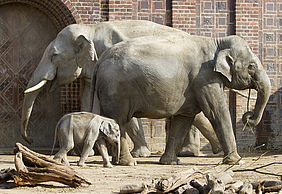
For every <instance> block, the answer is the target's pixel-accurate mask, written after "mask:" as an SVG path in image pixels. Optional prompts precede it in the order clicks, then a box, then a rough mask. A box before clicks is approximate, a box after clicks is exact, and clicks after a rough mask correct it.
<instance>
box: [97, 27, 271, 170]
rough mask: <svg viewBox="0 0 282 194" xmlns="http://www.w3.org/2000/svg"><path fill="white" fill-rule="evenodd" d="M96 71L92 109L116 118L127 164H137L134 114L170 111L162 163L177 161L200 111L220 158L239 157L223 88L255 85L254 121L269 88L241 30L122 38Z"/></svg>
mask: <svg viewBox="0 0 282 194" xmlns="http://www.w3.org/2000/svg"><path fill="white" fill-rule="evenodd" d="M93 75H94V78H93V86H95V87H93V89H92V92H93V91H94V88H95V93H94V98H93V99H94V106H93V111H94V112H95V111H96V113H99V114H101V115H104V116H107V117H110V118H113V119H115V120H116V121H117V123H118V124H119V126H120V129H121V160H120V163H121V164H124V165H134V164H135V163H136V162H135V160H134V159H133V158H132V156H131V155H130V153H129V150H128V145H127V142H126V139H125V131H126V130H127V128H128V127H129V126H130V122H131V118H132V117H137V118H139V117H147V118H154V119H160V118H171V124H170V128H169V132H168V141H167V144H166V148H165V153H164V154H163V155H162V157H161V158H160V163H162V164H176V163H178V159H177V156H176V155H177V153H178V152H179V150H180V148H181V145H182V143H183V140H184V138H185V136H186V135H185V134H186V133H187V132H188V131H189V129H190V128H191V125H192V123H193V121H194V119H195V115H197V114H198V113H199V112H201V111H202V112H203V113H204V115H205V116H206V117H207V118H208V119H209V121H210V123H211V124H212V126H213V128H214V130H215V133H216V135H217V137H218V139H219V141H220V144H221V146H222V148H223V151H224V157H225V158H224V161H223V162H224V163H227V164H234V163H236V162H237V161H238V160H239V159H240V156H239V154H238V153H237V147H236V141H235V137H234V134H233V129H232V123H231V118H230V113H229V109H228V105H227V103H226V100H225V99H226V97H225V93H224V87H225V86H226V87H228V88H233V89H237V90H244V89H247V88H252V89H256V90H257V92H258V93H257V100H256V104H255V109H254V112H252V113H248V114H244V116H243V117H244V118H245V119H243V120H245V121H248V124H249V125H250V126H255V125H257V124H258V123H259V121H260V120H261V117H262V113H263V110H264V108H265V105H266V103H267V101H268V98H269V94H270V81H269V78H268V76H267V74H266V72H265V70H264V69H263V66H262V64H261V62H260V61H259V59H258V57H257V56H256V55H255V54H254V53H253V52H252V51H251V49H250V48H249V46H248V44H247V43H246V41H245V40H243V39H242V38H240V37H238V36H229V37H225V38H219V39H212V38H207V37H198V36H190V35H188V34H187V33H181V32H179V33H168V34H166V35H164V36H159V37H141V38H136V39H132V40H129V41H124V42H121V43H118V44H116V45H114V46H113V47H112V48H110V49H108V50H107V51H105V52H104V53H103V55H102V56H101V57H100V58H99V61H98V62H97V64H96V68H95V71H94V74H93ZM113 75H119V76H113Z"/></svg>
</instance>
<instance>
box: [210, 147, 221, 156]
mask: <svg viewBox="0 0 282 194" xmlns="http://www.w3.org/2000/svg"><path fill="white" fill-rule="evenodd" d="M221 151H222V148H221V147H220V146H219V145H214V146H213V145H212V153H214V154H218V153H219V152H221Z"/></svg>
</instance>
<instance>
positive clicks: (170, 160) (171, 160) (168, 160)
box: [159, 154, 180, 165]
mask: <svg viewBox="0 0 282 194" xmlns="http://www.w3.org/2000/svg"><path fill="white" fill-rule="evenodd" d="M159 163H160V164H165V165H176V164H180V161H179V159H178V158H177V157H176V156H175V157H172V156H169V155H165V154H163V155H162V156H161V158H160V162H159Z"/></svg>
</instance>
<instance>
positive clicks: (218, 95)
mask: <svg viewBox="0 0 282 194" xmlns="http://www.w3.org/2000/svg"><path fill="white" fill-rule="evenodd" d="M198 91H199V93H198V94H197V95H198V102H199V105H200V107H201V109H202V111H203V113H204V114H205V116H206V117H207V118H208V119H209V121H210V122H211V124H212V126H213V128H214V130H215V133H216V136H217V137H218V140H219V141H220V144H221V147H222V149H223V152H224V160H223V162H224V163H226V164H237V163H238V161H240V159H241V157H240V156H239V154H238V152H237V146H236V140H235V136H234V132H233V128H232V122H231V117H230V112H229V109H228V105H227V103H226V101H225V99H226V97H225V93H224V91H223V89H222V88H221V87H220V86H219V85H214V87H206V86H204V87H202V88H200V89H199V90H198ZM220 99H222V100H220Z"/></svg>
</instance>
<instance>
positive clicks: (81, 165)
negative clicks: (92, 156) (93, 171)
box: [77, 162, 86, 168]
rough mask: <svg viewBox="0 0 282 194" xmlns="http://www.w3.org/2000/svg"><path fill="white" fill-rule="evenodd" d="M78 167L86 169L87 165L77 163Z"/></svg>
mask: <svg viewBox="0 0 282 194" xmlns="http://www.w3.org/2000/svg"><path fill="white" fill-rule="evenodd" d="M77 166H79V167H82V168H85V167H86V165H85V163H81V162H78V163H77Z"/></svg>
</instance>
